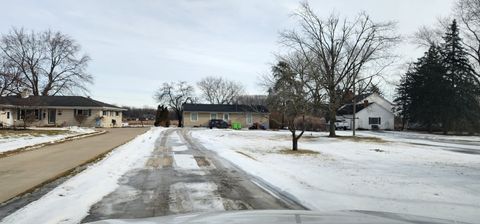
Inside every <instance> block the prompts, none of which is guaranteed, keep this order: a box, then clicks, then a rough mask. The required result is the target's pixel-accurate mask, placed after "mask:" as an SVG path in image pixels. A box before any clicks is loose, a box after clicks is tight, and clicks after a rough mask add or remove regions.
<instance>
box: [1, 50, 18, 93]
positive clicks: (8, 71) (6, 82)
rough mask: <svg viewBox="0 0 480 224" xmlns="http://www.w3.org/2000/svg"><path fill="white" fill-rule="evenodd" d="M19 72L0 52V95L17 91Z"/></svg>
mask: <svg viewBox="0 0 480 224" xmlns="http://www.w3.org/2000/svg"><path fill="white" fill-rule="evenodd" d="M19 84H20V74H19V72H18V69H17V68H16V67H15V66H14V65H12V64H11V63H9V61H8V60H6V58H5V57H3V56H2V55H1V52H0V96H8V95H12V94H18V93H19Z"/></svg>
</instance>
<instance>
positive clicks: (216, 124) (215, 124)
mask: <svg viewBox="0 0 480 224" xmlns="http://www.w3.org/2000/svg"><path fill="white" fill-rule="evenodd" d="M208 127H209V128H210V129H212V128H228V123H227V122H226V121H224V120H221V119H212V120H210V121H208Z"/></svg>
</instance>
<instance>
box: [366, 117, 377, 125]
mask: <svg viewBox="0 0 480 224" xmlns="http://www.w3.org/2000/svg"><path fill="white" fill-rule="evenodd" d="M368 124H380V118H379V117H369V118H368Z"/></svg>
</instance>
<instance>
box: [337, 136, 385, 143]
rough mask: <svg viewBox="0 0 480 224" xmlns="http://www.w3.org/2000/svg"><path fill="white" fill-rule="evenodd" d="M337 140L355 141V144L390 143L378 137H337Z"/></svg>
mask: <svg viewBox="0 0 480 224" xmlns="http://www.w3.org/2000/svg"><path fill="white" fill-rule="evenodd" d="M334 138H337V139H341V140H348V141H354V142H376V143H387V142H388V141H385V140H383V139H381V138H378V137H360V136H337V137H334Z"/></svg>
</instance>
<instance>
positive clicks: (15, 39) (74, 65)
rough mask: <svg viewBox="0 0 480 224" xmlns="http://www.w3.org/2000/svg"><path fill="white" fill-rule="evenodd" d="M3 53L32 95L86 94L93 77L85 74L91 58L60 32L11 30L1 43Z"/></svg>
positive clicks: (22, 84) (23, 86)
mask: <svg viewBox="0 0 480 224" xmlns="http://www.w3.org/2000/svg"><path fill="white" fill-rule="evenodd" d="M0 50H1V51H2V53H3V54H4V55H5V57H6V58H7V59H8V63H10V64H13V65H14V66H15V67H16V68H17V69H18V71H19V72H20V80H21V86H22V88H24V89H28V90H29V91H30V92H31V94H33V95H35V96H38V95H45V96H47V95H59V94H72V93H76V92H82V93H86V92H87V85H88V84H91V83H93V77H92V76H91V75H90V74H88V73H87V72H86V68H87V65H88V61H89V60H90V58H89V57H88V56H86V55H81V53H80V45H79V44H78V43H76V41H75V40H73V39H72V38H71V37H69V36H67V35H65V34H62V33H60V32H54V31H51V30H47V31H44V32H34V31H30V32H27V31H25V30H24V29H16V28H14V29H12V30H11V31H10V33H8V34H6V35H3V36H2V38H1V40H0Z"/></svg>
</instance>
